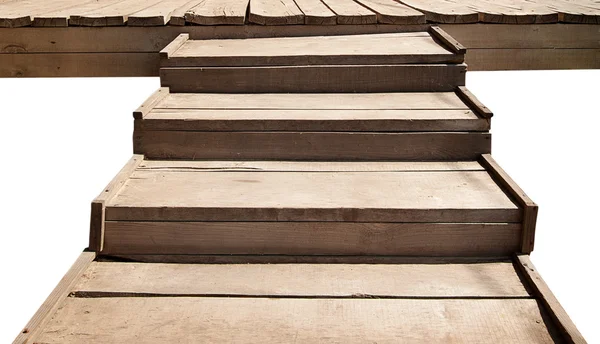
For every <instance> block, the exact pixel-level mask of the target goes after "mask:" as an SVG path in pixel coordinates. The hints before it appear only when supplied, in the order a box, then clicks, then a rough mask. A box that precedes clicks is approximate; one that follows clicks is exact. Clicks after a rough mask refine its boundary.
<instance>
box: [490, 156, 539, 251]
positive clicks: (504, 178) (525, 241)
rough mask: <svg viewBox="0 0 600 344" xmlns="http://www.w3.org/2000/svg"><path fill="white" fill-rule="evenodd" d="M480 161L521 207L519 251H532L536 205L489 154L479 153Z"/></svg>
mask: <svg viewBox="0 0 600 344" xmlns="http://www.w3.org/2000/svg"><path fill="white" fill-rule="evenodd" d="M480 163H481V164H482V165H483V167H484V168H485V169H486V170H487V171H488V172H489V173H490V174H491V176H492V178H494V180H496V182H497V183H498V184H500V186H502V187H503V188H504V189H505V191H507V192H508V193H509V195H510V196H511V197H512V198H513V199H514V200H515V201H516V202H517V203H519V205H520V206H522V207H523V236H522V238H521V251H522V252H523V253H530V252H531V251H533V244H534V239H535V225H536V221H537V213H538V206H537V204H535V202H533V201H532V200H531V199H530V198H529V197H528V196H527V195H526V194H525V192H524V191H523V189H521V188H520V187H519V186H518V185H517V183H515V181H514V180H513V179H512V178H511V177H510V176H509V175H508V174H507V173H506V172H505V171H504V170H503V169H502V168H501V167H500V166H499V165H498V163H497V162H496V161H495V160H494V159H493V158H492V156H491V155H490V154H483V155H481V159H480Z"/></svg>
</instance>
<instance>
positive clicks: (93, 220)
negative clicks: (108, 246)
mask: <svg viewBox="0 0 600 344" xmlns="http://www.w3.org/2000/svg"><path fill="white" fill-rule="evenodd" d="M143 160H144V156H143V155H134V156H133V157H132V158H131V159H129V161H128V162H127V163H126V164H125V166H123V168H122V169H121V170H120V171H119V173H117V175H116V176H115V177H114V178H113V179H112V180H111V181H110V183H108V185H107V186H106V187H105V188H104V190H103V191H102V192H101V193H100V194H99V195H98V196H97V197H96V198H95V199H94V200H93V201H92V207H91V216H90V237H89V240H90V242H89V249H90V250H92V251H96V252H99V251H102V248H103V245H104V229H105V220H106V208H105V206H106V202H107V200H109V199H110V198H112V197H113V196H115V195H116V194H117V193H118V192H119V190H120V189H121V188H122V187H123V185H124V184H125V183H126V181H127V179H128V178H129V177H130V175H131V174H132V173H133V172H134V171H135V169H136V168H137V167H138V166H139V165H140V164H141V163H142V161H143Z"/></svg>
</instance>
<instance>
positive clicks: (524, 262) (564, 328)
mask: <svg viewBox="0 0 600 344" xmlns="http://www.w3.org/2000/svg"><path fill="white" fill-rule="evenodd" d="M514 264H515V266H516V267H517V270H518V271H519V272H520V273H521V275H522V276H523V277H524V279H525V281H526V282H527V283H528V284H529V286H530V287H531V288H532V290H533V293H534V295H535V296H536V298H537V299H538V301H539V302H541V303H542V305H543V306H544V307H545V308H546V311H547V312H548V313H549V315H550V317H551V318H552V321H553V322H554V324H555V325H556V326H557V328H558V330H559V331H560V333H561V334H562V335H563V337H564V339H565V340H566V342H567V343H575V344H584V343H587V342H586V340H585V339H584V338H583V336H582V335H581V333H580V332H579V330H577V327H576V326H575V324H574V323H573V321H572V320H571V318H569V315H568V314H567V312H566V311H565V309H564V308H563V307H562V306H561V305H560V303H559V302H558V300H557V299H556V297H555V296H554V294H553V293H552V291H551V290H550V288H548V285H547V284H546V282H544V280H543V279H542V276H541V275H540V274H539V273H538V272H537V270H536V269H535V266H534V265H533V263H531V260H530V259H529V255H526V254H517V255H515V258H514Z"/></svg>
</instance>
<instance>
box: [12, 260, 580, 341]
mask: <svg viewBox="0 0 600 344" xmlns="http://www.w3.org/2000/svg"><path fill="white" fill-rule="evenodd" d="M93 259H94V255H93V254H92V253H87V252H86V253H84V254H83V255H82V258H80V259H79V261H78V262H77V263H76V264H75V266H74V268H72V269H71V271H70V272H69V273H68V274H67V276H66V277H65V278H64V279H63V281H62V282H61V285H59V287H57V289H56V290H55V292H54V293H53V294H52V295H51V296H50V297H49V299H48V301H47V302H46V304H45V307H42V308H41V309H40V311H39V312H38V314H36V315H35V316H34V318H33V319H32V321H31V322H30V324H28V327H27V330H26V331H24V333H22V334H21V336H20V337H19V338H18V339H17V341H16V342H18V343H26V342H33V341H35V342H40V343H82V342H85V343H134V342H136V343H140V342H143V343H164V342H186V343H191V342H218V343H229V342H244V343H287V342H300V343H316V342H319V343H322V342H328V343H329V342H336V343H365V342H377V343H396V342H411V343H413V342H414V343H422V342H429V343H431V342H490V343H521V342H522V343H555V342H564V341H567V342H585V341H584V340H583V338H582V337H581V335H580V334H579V332H577V330H576V328H575V327H574V326H573V324H572V323H571V322H570V320H569V318H568V316H567V315H566V314H565V313H564V310H563V309H562V308H561V307H560V305H559V304H558V302H556V300H555V299H554V297H553V295H552V293H550V292H549V290H547V287H546V285H545V284H544V283H543V281H542V280H541V278H540V277H539V275H537V272H535V270H534V268H533V266H532V265H531V263H530V262H529V258H528V256H519V257H516V258H515V259H514V261H510V260H483V261H477V260H472V259H471V260H465V259H462V260H458V259H456V258H455V259H453V260H445V259H439V258H438V259H435V260H433V259H429V258H419V259H410V260H407V261H406V262H405V263H398V264H181V263H176V262H173V261H172V262H171V263H169V264H163V263H139V262H113V261H92V260H93ZM397 259H402V258H397ZM388 261H389V260H388ZM49 301H53V302H51V303H50V302H49Z"/></svg>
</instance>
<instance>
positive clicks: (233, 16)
mask: <svg viewBox="0 0 600 344" xmlns="http://www.w3.org/2000/svg"><path fill="white" fill-rule="evenodd" d="M248 3H249V0H203V1H201V2H199V3H198V4H196V5H195V6H194V7H192V8H190V9H189V10H188V11H187V12H186V14H185V20H186V21H187V22H190V23H194V24H200V25H244V22H245V21H246V10H247V9H248Z"/></svg>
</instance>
